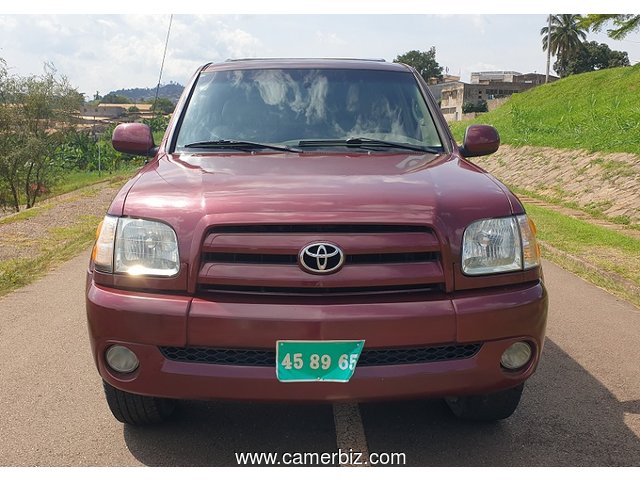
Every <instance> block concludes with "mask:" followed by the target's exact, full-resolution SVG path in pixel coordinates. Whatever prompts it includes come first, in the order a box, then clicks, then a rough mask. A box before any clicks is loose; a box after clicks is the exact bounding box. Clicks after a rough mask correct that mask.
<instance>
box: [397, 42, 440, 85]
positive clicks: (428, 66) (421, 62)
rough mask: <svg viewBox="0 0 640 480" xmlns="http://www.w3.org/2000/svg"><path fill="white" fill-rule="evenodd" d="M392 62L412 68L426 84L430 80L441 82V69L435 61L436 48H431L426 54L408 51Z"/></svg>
mask: <svg viewBox="0 0 640 480" xmlns="http://www.w3.org/2000/svg"><path fill="white" fill-rule="evenodd" d="M393 61H394V62H395V63H405V64H407V65H410V66H412V67H413V68H415V69H416V70H417V71H418V73H419V74H420V76H422V78H424V80H425V81H427V82H428V81H429V79H430V78H437V79H438V80H442V67H441V66H440V65H439V64H438V62H437V61H436V47H431V48H430V49H429V50H428V51H426V52H419V51H418V50H410V51H408V52H406V53H403V54H402V55H398V56H397V57H396V58H395V59H394V60H393Z"/></svg>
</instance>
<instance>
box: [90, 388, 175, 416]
mask: <svg viewBox="0 0 640 480" xmlns="http://www.w3.org/2000/svg"><path fill="white" fill-rule="evenodd" d="M102 385H103V386H104V394H105V396H106V397H107V404H108V405H109V409H111V413H113V416H114V417H116V419H118V421H120V422H122V423H126V424H129V425H151V424H153V423H160V422H162V421H164V420H165V419H166V418H168V417H169V416H170V415H171V413H172V412H173V409H174V407H175V404H174V402H173V401H172V400H169V399H167V398H157V397H147V396H144V395H136V394H135V393H129V392H124V391H122V390H118V389H117V388H115V387H112V386H111V385H109V384H108V383H107V382H105V381H104V380H103V381H102Z"/></svg>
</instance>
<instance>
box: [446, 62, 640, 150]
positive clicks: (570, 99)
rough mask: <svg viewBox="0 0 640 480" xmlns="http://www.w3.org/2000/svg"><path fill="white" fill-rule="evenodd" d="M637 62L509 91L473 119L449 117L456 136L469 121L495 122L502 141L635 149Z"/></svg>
mask: <svg viewBox="0 0 640 480" xmlns="http://www.w3.org/2000/svg"><path fill="white" fill-rule="evenodd" d="M639 99H640V64H638V65H635V66H633V67H620V68H611V69H606V70H599V71H596V72H589V73H583V74H580V75H571V76H568V77H566V78H563V79H561V80H558V81H557V82H553V83H549V84H547V85H541V86H539V87H536V88H533V89H531V90H528V91H526V92H523V93H518V94H515V95H513V96H512V97H511V99H510V100H509V101H507V102H506V103H505V104H504V105H502V106H501V107H500V108H498V109H496V110H494V111H492V112H489V113H485V114H482V115H480V116H479V117H477V118H476V119H475V120H472V121H464V122H453V123H452V124H451V129H452V130H453V132H454V135H455V137H456V139H457V140H458V141H461V140H462V136H463V135H464V130H465V128H466V126H467V125H469V124H471V123H487V124H490V125H493V126H495V127H496V128H497V129H498V132H499V133H500V137H501V139H502V142H503V143H506V144H510V145H515V146H518V145H534V146H546V147H556V148H571V149H578V148H584V149H587V150H590V151H603V152H628V153H635V154H640V101H639Z"/></svg>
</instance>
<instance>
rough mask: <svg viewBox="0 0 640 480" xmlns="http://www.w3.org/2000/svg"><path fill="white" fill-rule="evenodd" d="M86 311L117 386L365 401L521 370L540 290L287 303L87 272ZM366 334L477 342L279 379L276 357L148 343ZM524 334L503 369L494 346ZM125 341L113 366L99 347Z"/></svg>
mask: <svg viewBox="0 0 640 480" xmlns="http://www.w3.org/2000/svg"><path fill="white" fill-rule="evenodd" d="M88 280H89V281H88V290H87V316H88V323H89V332H90V338H91V345H92V349H93V354H94V358H95V361H96V365H97V367H98V370H99V372H100V375H101V376H102V377H103V378H104V379H105V380H106V381H107V382H108V383H109V384H111V385H113V386H114V387H116V388H119V389H121V390H125V391H128V392H132V393H138V394H142V395H151V396H158V397H167V398H178V399H226V400H266V401H367V400H385V399H386V400H390V399H400V398H416V397H441V396H459V395H470V394H478V393H488V392H491V391H497V390H502V389H506V388H510V387H512V386H515V385H518V384H520V383H522V382H523V381H525V380H526V379H527V378H528V377H529V376H531V374H533V372H534V371H535V368H536V366H537V364H538V361H539V357H540V352H541V350H542V346H543V342H544V332H545V325H546V317H547V294H546V290H545V288H544V285H543V284H542V283H541V282H532V283H528V284H524V285H519V286H517V287H509V288H504V287H502V288H495V289H486V290H481V291H480V290H478V291H469V292H464V293H460V294H454V295H447V296H443V297H441V298H438V299H430V300H422V301H418V300H412V301H381V300H379V301H375V299H374V300H372V301H370V302H362V301H360V302H359V303H345V302H336V303H327V302H318V303H314V304H307V303H305V304H297V303H295V302H294V301H292V300H291V299H290V300H288V301H283V302H281V303H275V302H273V301H272V300H270V301H269V302H263V303H259V304H256V303H247V302H242V301H237V300H233V299H231V300H227V301H211V300H206V299H202V298H193V297H187V296H179V295H162V294H151V293H137V292H136V293H133V292H127V291H122V290H117V289H112V288H108V287H102V286H99V285H96V284H95V283H94V282H93V281H92V279H91V278H89V279H88ZM360 338H364V339H365V340H366V344H365V348H399V347H414V346H429V345H443V344H466V343H471V342H481V343H482V344H483V345H482V348H481V349H480V350H479V351H478V353H477V354H475V355H474V356H472V357H471V358H465V359H460V360H441V361H436V362H430V363H414V364H403V365H384V366H361V367H357V368H356V370H355V373H354V375H353V377H352V378H351V380H350V381H349V382H348V383H280V382H278V380H277V379H276V374H275V365H274V366H273V367H264V366H234V365H219V364H203V363H189V362H182V361H175V360H169V359H167V358H165V357H164V356H163V355H162V353H161V352H160V350H159V346H175V347H185V346H214V347H217V348H255V349H273V348H275V342H276V340H284V339H290V340H344V339H360ZM518 340H524V341H528V342H529V343H530V344H531V345H532V347H533V357H532V360H531V361H530V362H529V363H528V364H527V365H526V366H525V367H524V369H522V370H520V371H518V372H515V373H514V372H507V371H505V370H504V369H503V368H502V367H501V366H500V357H501V355H502V353H503V352H504V350H505V349H506V348H507V347H508V346H510V345H511V344H512V343H513V342H514V341H518ZM116 343H117V344H121V345H125V346H126V347H128V348H130V349H131V350H132V351H134V352H135V354H136V355H137V356H138V358H139V360H140V367H139V368H138V369H137V370H136V371H135V372H133V373H132V374H128V375H122V374H117V373H115V372H114V371H112V370H111V369H110V368H109V367H108V366H107V365H106V363H105V360H104V352H105V350H106V348H108V347H109V346H110V345H112V344H116Z"/></svg>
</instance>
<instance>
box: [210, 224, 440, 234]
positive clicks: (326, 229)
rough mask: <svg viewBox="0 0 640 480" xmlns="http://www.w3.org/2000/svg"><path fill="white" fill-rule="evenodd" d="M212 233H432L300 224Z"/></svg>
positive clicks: (218, 229) (406, 227) (399, 228)
mask: <svg viewBox="0 0 640 480" xmlns="http://www.w3.org/2000/svg"><path fill="white" fill-rule="evenodd" d="M210 231H211V232H212V233H238V234H244V233H357V234H371V233H410V232H419V233H425V232H430V231H431V229H429V228H428V227H423V226H420V225H368V224H361V225H347V224H344V225H342V224H308V225H306V224H298V225H276V224H273V225H272V224H264V225H220V226H216V227H213V228H212V229H211V230H210Z"/></svg>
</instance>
